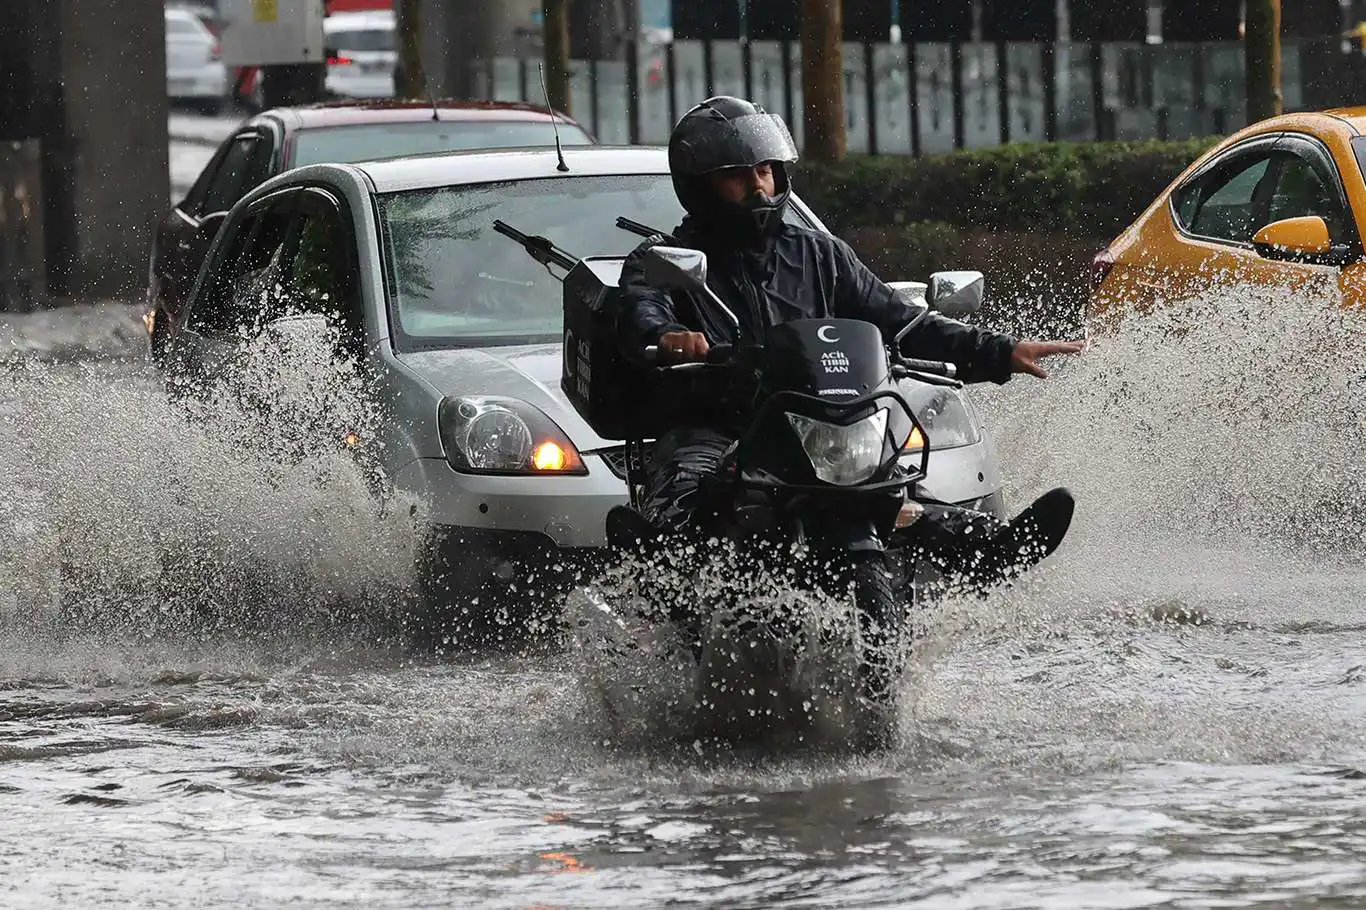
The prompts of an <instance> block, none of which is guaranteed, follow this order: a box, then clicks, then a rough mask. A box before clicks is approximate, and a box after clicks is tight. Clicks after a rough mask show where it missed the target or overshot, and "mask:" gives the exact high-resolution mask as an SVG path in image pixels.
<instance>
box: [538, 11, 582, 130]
mask: <svg viewBox="0 0 1366 910" xmlns="http://www.w3.org/2000/svg"><path fill="white" fill-rule="evenodd" d="M541 16H542V20H541V28H542V29H543V33H542V34H543V43H544V45H545V87H546V94H547V95H549V96H550V106H551V107H553V108H554V109H555V110H557V111H559V112H560V113H562V114H564V115H565V116H568V117H572V116H574V112H573V111H571V110H570V109H569V107H570V104H569V0H541Z"/></svg>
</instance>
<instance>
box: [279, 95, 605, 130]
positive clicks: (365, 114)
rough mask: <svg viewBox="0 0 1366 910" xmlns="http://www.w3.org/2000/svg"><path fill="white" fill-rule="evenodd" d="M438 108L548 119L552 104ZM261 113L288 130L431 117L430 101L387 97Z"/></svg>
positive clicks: (448, 115) (476, 115) (465, 114)
mask: <svg viewBox="0 0 1366 910" xmlns="http://www.w3.org/2000/svg"><path fill="white" fill-rule="evenodd" d="M436 106H437V109H438V110H439V111H440V112H441V119H442V120H446V121H450V122H453V123H468V122H471V121H486V122H494V121H501V122H507V121H522V122H531V123H541V122H549V121H550V119H551V111H550V108H547V107H541V106H540V105H536V104H526V103H524V102H520V101H450V100H439V101H437V102H436ZM258 116H260V117H273V118H274V119H276V120H278V121H279V122H280V123H281V124H282V125H283V126H284V128H285V130H286V131H287V132H293V131H295V130H311V129H322V128H325V127H332V126H362V125H365V124H375V123H380V124H383V123H417V122H420V121H423V120H431V119H432V103H431V102H430V101H418V100H411V99H406V100H400V99H384V100H376V101H326V102H321V103H319V104H309V105H300V106H297V107H278V108H272V109H270V110H268V111H264V112H262V113H261V114H260V115H258ZM556 116H557V117H558V118H559V120H560V122H561V123H571V124H573V125H574V126H577V127H579V128H580V129H582V126H580V125H579V123H578V122H577V121H575V120H574V119H573V118H571V117H566V116H565V115H564V114H557V115H556Z"/></svg>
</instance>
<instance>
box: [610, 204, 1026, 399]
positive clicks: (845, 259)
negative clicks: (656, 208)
mask: <svg viewBox="0 0 1366 910" xmlns="http://www.w3.org/2000/svg"><path fill="white" fill-rule="evenodd" d="M661 242H665V243H668V244H670V245H676V246H683V247H688V248H691V249H697V250H701V251H702V252H704V253H706V254H707V284H708V286H710V287H711V289H712V291H713V292H715V294H716V296H717V297H719V298H720V299H721V300H723V301H725V303H726V305H727V306H729V307H730V308H731V310H732V311H734V313H735V315H736V316H737V317H738V318H739V320H740V324H741V332H742V337H741V338H739V339H735V338H733V337H732V336H733V334H734V332H733V330H732V328H731V323H730V322H729V320H728V319H727V318H726V315H725V314H724V313H716V312H714V310H715V307H714V306H708V305H707V302H706V301H701V302H700V305H699V302H698V301H696V300H694V299H692V298H693V295H691V294H686V293H681V292H678V291H675V292H673V293H672V294H670V293H668V292H665V291H660V290H657V289H655V288H652V287H650V286H649V285H648V284H646V283H645V274H644V266H643V264H642V262H641V258H640V257H641V254H642V253H643V252H644V250H645V249H647V248H648V247H650V246H652V245H654V244H656V243H661ZM620 287H621V289H622V292H621V310H620V315H619V317H618V322H617V329H618V337H619V339H620V342H621V349H622V353H623V354H624V355H625V356H626V358H627V359H628V360H630V361H631V362H633V363H637V364H642V363H643V359H642V358H643V352H644V349H645V348H646V347H648V346H650V345H654V344H657V343H658V342H659V338H660V336H661V335H663V334H664V333H665V332H676V331H694V332H698V331H700V332H702V333H703V334H704V335H706V336H707V341H708V342H709V343H710V344H713V345H715V344H721V343H730V342H735V341H737V340H738V341H739V342H740V343H742V344H757V343H759V342H761V341H762V340H763V334H764V331H765V330H766V329H767V328H768V327H770V326H772V325H775V324H777V323H781V322H787V321H790V320H794V319H808V318H843V319H862V320H865V321H867V322H871V323H874V324H875V325H877V326H878V327H879V328H881V329H882V334H883V337H884V338H886V339H887V341H888V342H889V343H890V342H891V340H892V338H893V337H894V336H895V335H896V333H897V332H898V331H900V330H901V328H902V327H904V326H905V325H906V323H908V322H910V320H911V319H912V318H913V317H914V316H915V315H916V313H917V312H918V311H917V310H916V309H915V308H913V307H911V306H909V305H907V304H906V303H904V302H903V301H902V300H901V299H900V298H899V297H897V295H896V292H895V291H893V290H892V289H891V288H889V287H888V286H887V285H886V284H885V283H883V282H882V281H880V280H878V278H877V276H875V275H874V274H873V273H872V271H870V270H869V269H868V267H867V266H865V265H864V264H863V263H862V262H860V261H859V259H858V257H857V256H856V255H855V254H854V251H853V250H852V249H850V248H849V245H848V244H847V243H845V242H844V241H843V240H840V239H839V238H838V237H832V236H830V235H828V234H823V233H820V232H818V231H814V230H810V229H808V228H804V227H798V226H796V225H793V224H788V223H786V222H784V223H783V224H782V225H781V227H780V228H779V229H778V230H777V231H776V232H775V234H774V235H773V236H771V237H770V238H768V240H767V241H766V243H765V244H764V246H763V247H762V248H759V249H754V250H749V249H737V248H736V246H735V245H733V244H727V243H723V242H717V241H715V240H713V238H711V237H708V236H707V235H705V234H704V233H703V232H702V231H700V230H698V228H697V226H696V225H695V223H693V222H692V220H691V219H688V218H685V219H684V221H683V223H682V224H681V225H679V227H678V228H677V229H676V230H675V231H674V234H673V236H672V237H669V238H662V239H661V238H652V239H650V240H647V241H645V242H644V243H642V244H641V245H640V246H639V247H637V248H636V250H635V251H634V252H632V253H631V255H629V256H628V257H627V258H626V261H625V263H624V264H623V266H622V271H621V280H620ZM1014 347H1015V341H1014V339H1012V338H1010V337H1008V336H1005V335H998V334H994V333H991V332H986V331H983V330H981V329H977V328H973V327H971V326H967V325H964V324H963V323H961V322H957V321H955V320H952V319H948V318H946V317H944V316H941V315H939V314H937V313H931V314H930V315H929V316H927V317H926V318H925V319H924V320H922V321H921V323H920V324H919V325H918V326H916V327H915V328H914V329H912V330H911V332H910V334H908V335H907V336H906V337H905V338H904V339H902V343H901V349H902V353H903V354H905V355H906V356H907V357H915V358H920V359H923V360H944V361H948V362H951V363H953V364H955V365H957V367H958V371H959V378H961V379H962V380H964V381H965V382H983V381H991V382H997V383H1003V382H1006V381H1007V380H1008V379H1009V378H1010V357H1011V353H1012V351H1013V350H1014Z"/></svg>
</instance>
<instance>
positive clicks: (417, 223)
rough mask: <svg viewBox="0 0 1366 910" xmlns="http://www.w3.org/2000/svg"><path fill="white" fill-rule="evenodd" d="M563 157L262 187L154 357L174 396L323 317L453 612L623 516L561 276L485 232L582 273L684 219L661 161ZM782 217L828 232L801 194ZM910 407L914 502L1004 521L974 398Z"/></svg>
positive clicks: (648, 153) (376, 170) (353, 173)
mask: <svg viewBox="0 0 1366 910" xmlns="http://www.w3.org/2000/svg"><path fill="white" fill-rule="evenodd" d="M564 159H565V162H566V165H567V168H568V169H567V170H566V171H561V170H559V169H558V168H557V164H558V161H557V156H556V152H555V150H554V149H553V148H552V149H538V150H521V151H513V150H504V151H478V152H464V153H451V154H434V155H426V156H419V157H412V158H403V159H392V160H386V161H378V162H370V163H360V164H318V165H309V166H306V167H301V168H297V169H295V170H292V171H289V172H286V173H284V174H282V175H279V176H277V177H274V178H273V179H271V180H269V181H267V182H266V183H264V184H262V185H261V186H259V187H257V188H256V189H255V190H253V191H252V192H251V193H249V194H248V195H247V196H245V197H244V198H243V199H242V200H241V201H240V202H238V203H237V204H236V205H235V206H234V207H233V209H232V211H231V212H230V213H229V215H228V216H227V220H226V222H225V223H224V224H223V227H222V230H221V231H220V232H219V233H218V234H217V236H216V238H215V239H214V240H213V244H212V247H211V248H210V251H209V254H208V256H207V257H206V260H205V264H204V267H203V268H202V269H201V271H200V274H199V277H198V279H197V282H196V285H195V287H194V289H193V291H192V292H191V296H190V300H189V305H188V313H187V315H186V318H185V320H184V322H183V324H182V326H181V328H180V329H179V330H178V331H177V333H176V335H175V336H174V337H173V338H172V339H171V342H170V347H169V349H168V353H169V356H168V358H167V360H166V368H167V370H168V371H169V373H170V379H171V384H172V386H176V385H177V384H180V385H183V386H185V387H188V388H191V389H198V390H201V391H202V390H203V389H205V388H209V387H212V386H213V385H214V384H215V383H217V382H220V381H221V380H222V377H223V376H224V374H225V371H227V370H228V369H229V367H230V366H231V365H233V364H236V365H238V366H239V367H240V365H241V362H242V358H243V357H244V356H248V357H255V356H266V357H269V356H271V352H272V351H276V350H278V349H279V346H280V344H281V343H282V342H280V341H279V340H278V339H282V338H286V337H288V338H295V339H297V338H299V337H303V336H301V335H300V334H299V332H298V331H297V330H298V328H299V326H301V325H306V324H307V325H312V326H313V327H314V328H316V329H318V330H319V334H317V335H316V336H309V337H315V338H317V339H322V338H323V335H322V334H321V329H322V328H323V320H324V319H326V320H327V324H328V326H329V327H330V328H329V330H330V331H332V332H333V335H331V336H329V337H331V338H332V339H333V340H332V341H328V342H324V341H322V340H318V341H315V342H309V343H313V344H317V345H319V351H320V352H321V353H322V354H323V355H325V357H330V356H333V355H334V354H336V353H338V352H340V353H345V354H349V355H351V356H352V357H353V358H354V359H356V360H357V361H358V362H359V363H360V364H361V365H362V367H363V372H364V374H365V375H366V376H367V377H369V379H368V380H367V381H368V383H369V385H368V386H367V388H368V389H369V391H368V393H367V394H369V395H372V396H373V398H374V401H375V403H376V405H377V407H378V413H381V414H383V415H386V416H384V417H383V418H382V419H380V420H379V421H378V423H377V424H376V425H375V426H374V427H373V428H371V429H368V430H367V431H366V432H365V433H362V434H360V435H361V436H365V435H366V433H368V434H369V435H370V436H371V437H372V438H369V439H364V440H363V441H362V442H361V443H360V445H359V446H357V450H358V451H360V450H364V452H366V453H368V454H367V456H366V457H368V458H369V459H371V462H372V465H373V467H374V470H375V473H376V475H377V476H378V477H381V478H382V481H381V482H380V483H379V484H378V486H377V491H378V492H379V493H380V495H382V496H384V497H391V498H394V499H396V500H408V501H411V502H412V503H413V504H414V512H415V514H416V515H417V517H418V520H419V521H421V522H422V523H423V525H424V527H425V529H426V530H428V531H430V532H431V533H430V534H429V535H427V539H428V540H429V541H431V546H430V548H429V550H428V551H427V556H428V557H431V558H433V559H437V560H438V561H436V562H434V563H427V564H424V571H423V572H422V573H421V577H422V578H424V579H427V580H428V581H429V583H431V581H430V580H431V579H444V580H442V581H440V582H439V583H438V584H439V587H441V588H442V589H443V590H445V589H448V588H449V589H453V593H454V594H456V595H461V596H463V595H477V594H478V593H479V592H481V591H490V587H492V589H493V590H492V591H490V593H497V592H499V591H506V590H516V589H520V590H522V591H523V592H525V590H526V585H527V584H528V581H529V579H530V578H532V577H536V578H541V579H544V580H546V581H548V582H551V581H553V582H555V583H558V582H559V581H560V580H562V579H561V577H560V573H559V572H557V571H554V570H557V569H564V570H572V569H574V568H577V567H578V566H579V565H581V564H582V563H583V562H584V561H588V562H591V561H592V557H593V555H594V554H600V553H601V552H602V548H603V547H604V546H605V543H606V540H605V517H606V515H607V512H608V510H609V509H611V508H612V507H613V506H615V505H618V504H620V503H623V502H625V501H626V489H625V484H624V456H623V448H622V445H621V444H620V443H619V442H617V441H613V440H608V439H602V438H600V437H598V436H597V435H596V434H595V433H594V432H593V431H592V430H591V429H590V428H589V427H588V425H587V424H586V423H585V422H584V420H583V419H581V417H580V416H579V414H578V413H577V412H576V411H575V410H574V409H573V407H571V406H570V405H569V403H568V401H567V399H566V397H565V395H564V394H563V393H562V391H561V389H560V376H561V359H562V358H561V351H562V332H563V320H562V304H561V293H562V287H561V280H560V279H561V278H562V277H563V272H561V271H559V270H558V269H555V270H552V268H551V267H550V266H546V265H543V264H542V263H541V262H539V261H537V259H536V258H535V257H533V256H532V255H531V254H529V253H528V251H527V250H526V249H525V248H524V247H523V246H522V245H520V244H519V243H517V242H514V241H513V240H510V239H509V237H508V236H506V235H505V234H504V233H502V232H500V231H497V230H495V229H494V225H495V222H502V223H504V224H505V225H510V226H511V227H512V228H515V229H516V230H517V231H521V232H523V233H524V234H526V235H530V236H531V237H533V238H545V239H547V240H549V241H551V242H553V243H554V244H555V245H557V246H558V247H561V248H563V249H565V250H567V251H569V252H571V253H573V254H575V255H576V256H580V257H586V256H607V257H622V256H624V255H625V254H626V253H628V252H629V251H630V250H631V249H632V248H634V247H635V246H636V245H637V244H638V243H639V242H640V238H639V237H637V236H633V235H632V234H630V233H627V232H625V231H623V230H621V229H619V228H617V227H615V226H614V225H615V223H616V219H617V218H618V216H626V217H627V218H630V219H632V220H634V221H636V222H639V223H642V224H644V225H648V226H651V227H654V228H658V229H661V230H666V231H667V230H671V229H672V227H673V226H674V225H676V224H677V223H678V221H679V220H680V218H681V217H682V215H683V212H682V209H681V207H680V206H679V203H678V201H677V199H676V197H675V195H674V189H673V185H672V182H671V180H670V178H669V174H668V163H667V157H666V153H665V151H664V150H662V149H655V148H648V149H647V148H605V147H577V148H566V149H565V151H564ZM788 217H789V218H792V219H794V220H795V221H797V222H799V223H802V224H805V225H809V226H811V227H814V228H816V229H819V230H824V228H823V226H822V225H821V223H820V221H819V220H818V219H817V218H816V216H815V215H814V214H813V213H812V212H811V211H810V209H808V208H807V206H806V205H805V204H804V203H803V202H802V201H801V200H800V199H795V198H794V200H793V204H792V205H791V206H790V211H789V215H788ZM272 333H273V334H272ZM263 338H264V339H266V340H265V341H262V340H261V339H263ZM272 339H274V340H272ZM253 345H254V347H253ZM324 346H330V347H328V348H327V350H326V351H323V347H324ZM244 351H255V352H258V353H254V354H249V355H244V354H243V352H244ZM907 392H908V394H909V395H910V396H911V400H912V401H913V402H915V403H918V405H919V409H920V410H921V411H922V416H923V417H924V418H925V422H926V426H927V427H928V429H929V433H930V436H931V440H930V443H931V451H932V453H933V454H932V460H931V466H930V476H929V481H928V483H927V484H926V489H927V490H928V491H929V492H930V493H931V494H932V495H935V496H937V497H938V498H940V499H943V500H944V501H948V502H956V503H970V504H974V505H977V506H979V507H982V508H985V509H987V510H990V511H993V512H998V513H1000V512H1002V511H1003V507H1002V506H1003V504H1002V503H1001V502H1000V488H1001V478H1000V473H999V471H998V469H997V464H996V457H995V454H994V453H993V451H992V448H991V444H990V441H989V439H988V437H987V434H986V433H985V432H984V430H983V429H982V427H981V425H980V422H979V420H978V418H977V415H976V413H975V411H974V410H973V407H972V405H971V403H970V402H969V400H968V399H967V398H966V397H965V396H963V395H962V394H961V393H959V392H956V391H953V390H945V389H941V388H928V387H915V388H908V389H907ZM342 429H344V428H341V427H339V429H338V435H340V432H341V430H342ZM936 447H937V448H936ZM907 457H908V458H909V457H910V456H909V455H908V456H907ZM433 566H436V567H442V566H444V567H446V568H449V569H458V571H451V572H439V571H435V570H434V569H433V568H432V567H433ZM523 599H524V600H525V599H526V598H523ZM482 602H483V603H485V604H487V603H489V600H488V599H487V598H484V599H482Z"/></svg>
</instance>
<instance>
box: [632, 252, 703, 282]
mask: <svg viewBox="0 0 1366 910" xmlns="http://www.w3.org/2000/svg"><path fill="white" fill-rule="evenodd" d="M645 281H646V282H647V283H648V284H650V285H651V286H652V287H657V288H661V289H664V290H688V291H696V290H699V289H700V288H704V287H706V286H707V254H706V253H703V252H702V251H700V250H690V249H686V248H685V247H680V246H652V247H650V248H649V249H648V250H646V251H645Z"/></svg>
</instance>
